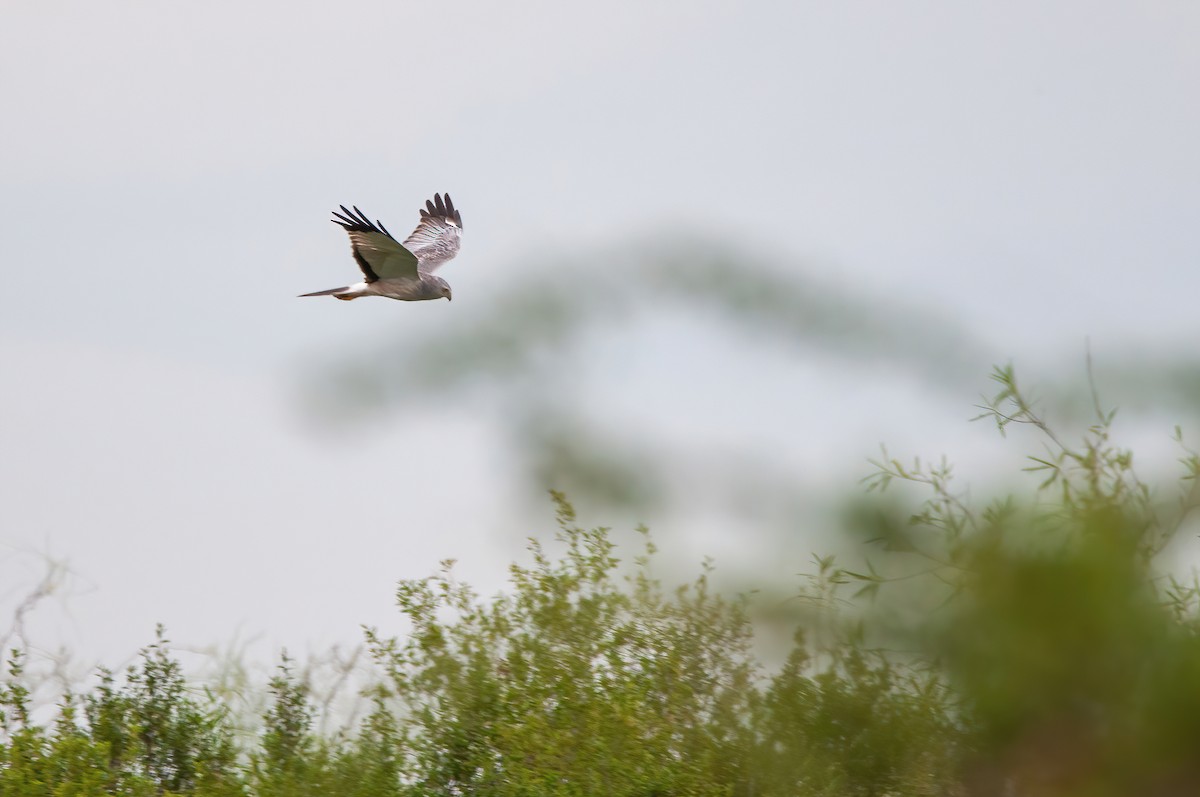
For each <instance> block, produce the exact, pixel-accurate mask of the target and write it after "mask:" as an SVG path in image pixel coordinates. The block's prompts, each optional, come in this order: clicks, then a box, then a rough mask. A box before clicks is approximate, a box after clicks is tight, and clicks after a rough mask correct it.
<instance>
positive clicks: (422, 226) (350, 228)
mask: <svg viewBox="0 0 1200 797" xmlns="http://www.w3.org/2000/svg"><path fill="white" fill-rule="evenodd" d="M339 207H341V210H342V212H341V213H338V212H337V211H336V210H335V211H334V212H333V219H332V221H333V223H334V224H338V225H340V226H341V227H342V228H343V229H344V230H345V231H346V233H347V234H349V236H350V251H351V254H353V255H354V262H356V263H358V267H359V268H360V269H362V273H363V281H362V282H356V283H354V284H353V285H346V286H345V287H342V288H330V289H329V290H325V291H316V292H314V293H304V294H301V296H332V297H333V298H335V299H342V300H344V301H349V300H351V299H357V298H358V297H360V296H386V297H387V298H389V299H399V300H400V301H403V302H421V301H425V300H427V299H441V298H442V297H443V296H444V297H446V299H447V300H449V299H450V284H449V283H447V282H446V281H445V280H444V279H442V278H441V277H439V276H437V275H436V274H434V273H433V272H434V271H436V270H437V268H438V266H440V265H442V264H443V263H445V262H447V261H449V260H452V259H453V258H454V256H455V255H456V254H458V247H459V241H460V239H461V238H462V214H461V213H459V212H458V211H457V210H456V209H455V208H454V203H453V202H452V201H450V195H449V194H446V196H445V198H444V199H443V197H442V195H441V194H434V195H433V199H431V200H428V201H426V203H425V208H424V209H422V210H421V221H420V223H419V224H417V228H416V229H415V230H413V231H412V234H411V235H409V236H408V237H407V238H405V239H404V243H400V242H399V241H397V240H396V239H395V238H393V237H392V234H391V233H390V232H388V231H387V228H386V227H384V226H383V223H382V222H380V221H378V220H376V221H375V223H373V224H372V223H371V220H370V219H368V218H367V215H366V214H365V213H363V212H362V211H361V210H359V209H358V207H357V206H352V207H351V209H350V210H347V209H346V206H345V205H340V206H339Z"/></svg>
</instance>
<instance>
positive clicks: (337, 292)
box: [299, 285, 358, 302]
mask: <svg viewBox="0 0 1200 797" xmlns="http://www.w3.org/2000/svg"><path fill="white" fill-rule="evenodd" d="M351 287H353V286H351V285H344V286H342V287H341V288H330V289H329V290H327V291H316V292H314V293H302V294H300V297H299V298H301V299H303V298H304V297H305V296H332V297H333V298H335V299H341V300H342V301H346V302H348V301H350V300H351V299H357V298H358V294H355V293H344V294H343V291H347V292H348V291H349V290H350V289H351Z"/></svg>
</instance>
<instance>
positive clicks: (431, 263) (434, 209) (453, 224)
mask: <svg viewBox="0 0 1200 797" xmlns="http://www.w3.org/2000/svg"><path fill="white" fill-rule="evenodd" d="M425 207H426V208H427V209H426V210H422V211H421V223H420V224H418V225H417V229H415V230H413V231H412V235H410V236H408V238H406V239H404V246H405V248H407V249H408V251H410V252H412V253H413V254H414V255H416V256H417V262H418V264H419V266H418V267H419V268H420V269H421V271H423V272H425V273H426V274H429V273H430V272H432V271H433V270H434V269H436V268H437V267H438V266H440V265H442V264H443V263H445V262H446V261H448V260H452V259H453V258H454V256H455V255H456V254H458V246H459V239H460V238H461V237H462V214H461V213H459V212H458V211H457V210H455V209H454V203H453V202H451V201H450V195H449V194H446V199H445V201H442V195H441V194H434V195H433V199H432V200H427V201H426V202H425Z"/></svg>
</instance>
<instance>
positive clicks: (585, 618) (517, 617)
mask: <svg viewBox="0 0 1200 797" xmlns="http://www.w3.org/2000/svg"><path fill="white" fill-rule="evenodd" d="M556 500H557V501H558V506H559V524H560V531H559V535H558V540H559V541H560V542H561V543H562V544H563V545H564V546H565V553H564V555H563V557H562V558H561V559H560V560H557V561H555V560H553V559H551V557H550V556H549V555H548V554H547V553H546V551H545V550H544V549H543V547H542V545H541V544H540V543H538V542H536V541H532V542H531V543H530V551H531V553H532V556H533V564H532V565H531V566H529V567H522V566H520V565H513V566H512V568H511V582H512V591H511V593H509V594H506V595H502V596H499V597H497V598H495V599H493V600H490V601H481V600H480V599H479V598H478V597H477V596H476V595H475V594H474V593H473V592H472V591H471V590H470V589H469V588H468V587H467V586H465V585H462V584H459V583H457V582H456V581H455V580H454V579H453V576H452V574H451V572H450V569H449V564H448V563H447V566H446V568H445V569H444V570H443V571H442V572H441V573H440V574H438V575H436V576H433V577H431V578H428V579H424V580H418V581H406V582H403V583H402V584H401V585H400V589H399V595H398V597H399V603H400V607H401V610H402V611H403V612H404V613H405V614H406V615H407V617H408V618H409V620H410V621H411V623H412V626H413V628H412V631H411V633H410V634H409V636H408V638H407V639H406V640H405V641H399V640H395V639H388V640H384V639H381V638H379V637H378V636H377V635H375V634H372V636H371V639H372V643H373V646H374V648H375V652H376V655H377V657H378V658H379V660H380V661H381V662H382V663H383V664H384V666H385V667H386V668H387V670H388V672H389V674H390V677H391V681H392V684H393V688H394V690H395V693H396V695H397V696H398V697H399V698H400V700H401V702H402V703H403V704H404V705H405V706H407V707H408V709H409V711H410V712H411V714H410V716H409V723H408V733H407V741H406V749H407V752H408V755H409V756H410V762H411V776H412V777H413V779H414V782H415V784H416V792H415V793H418V794H426V793H428V794H433V793H437V794H442V793H447V792H449V793H454V794H481V793H487V794H512V795H518V794H522V795H523V794H595V793H605V794H613V795H621V794H710V793H712V794H718V793H720V794H724V793H728V789H729V788H730V784H738V783H743V782H746V781H747V780H748V779H749V774H750V773H748V772H746V771H745V761H746V751H748V750H749V748H750V747H751V745H752V743H753V739H752V733H751V729H750V720H751V717H752V713H753V710H754V694H755V693H754V689H753V684H754V681H755V679H756V677H757V668H756V665H755V664H754V662H753V660H752V657H751V656H750V652H749V642H750V626H749V622H748V619H747V617H746V614H745V610H744V606H743V603H742V602H741V601H728V600H726V599H724V598H722V597H720V596H718V595H714V594H713V593H712V592H711V590H710V589H709V586H708V577H707V573H704V574H702V575H701V576H700V577H699V578H698V579H697V580H696V581H695V582H693V583H692V584H690V585H687V586H686V587H683V588H680V589H679V590H676V591H675V592H673V593H670V594H668V593H665V592H664V591H663V589H662V587H661V585H660V584H659V582H658V581H656V580H655V579H653V578H652V577H651V576H650V575H649V572H648V571H649V558H650V556H651V554H652V553H653V546H652V545H651V544H650V543H649V541H648V540H647V542H646V553H645V556H644V557H643V558H642V559H641V560H640V561H639V563H638V567H637V569H636V571H635V572H634V573H633V575H632V576H630V578H629V580H628V582H623V581H622V580H621V579H620V578H619V577H617V575H616V568H617V564H618V562H617V559H616V557H615V556H614V555H613V542H612V541H611V539H610V537H609V535H608V533H607V532H606V530H604V529H597V530H591V531H588V530H584V529H581V528H578V527H577V526H575V525H573V514H572V511H571V509H570V507H569V506H568V505H567V504H566V502H565V501H564V500H563V499H562V498H561V496H556ZM447 615H449V616H450V619H444V618H446V617H447Z"/></svg>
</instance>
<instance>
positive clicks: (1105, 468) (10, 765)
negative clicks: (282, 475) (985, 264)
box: [0, 367, 1200, 797]
mask: <svg viewBox="0 0 1200 797" xmlns="http://www.w3.org/2000/svg"><path fill="white" fill-rule="evenodd" d="M993 377H994V379H995V380H996V381H997V383H998V384H999V391H998V392H997V394H996V395H995V396H994V397H992V398H991V399H989V400H986V401H985V403H984V404H983V405H982V409H983V411H984V412H983V415H982V416H980V417H982V418H987V419H991V420H993V421H995V423H996V424H997V426H998V427H999V429H1000V431H1001V432H1002V433H1008V432H1009V431H1010V430H1012V429H1014V428H1016V427H1019V426H1024V427H1027V428H1029V429H1031V430H1033V431H1034V432H1035V433H1036V434H1038V435H1039V436H1040V437H1041V438H1042V440H1043V450H1042V451H1039V453H1038V454H1037V456H1034V457H1030V459H1029V466H1028V468H1027V469H1026V470H1027V471H1028V472H1029V473H1031V474H1032V475H1033V476H1034V477H1035V478H1036V479H1037V483H1036V484H1035V485H1034V487H1033V489H1032V490H1030V491H1029V494H1028V495H1026V496H1023V497H1022V496H1015V495H1005V496H1001V497H999V498H994V499H992V500H990V501H987V502H984V503H982V504H976V503H975V502H973V501H972V500H971V499H970V497H969V495H968V494H967V493H966V492H965V491H959V490H958V489H957V488H956V487H955V484H954V472H953V468H952V467H951V466H950V465H949V464H948V463H945V462H942V463H939V464H937V465H934V466H929V465H923V464H922V463H921V462H920V461H919V460H917V461H914V462H913V463H912V464H904V463H901V462H900V461H899V460H896V459H893V458H890V457H888V456H887V455H886V452H885V455H884V457H883V459H881V460H880V461H879V462H877V463H876V466H877V471H876V473H875V474H873V475H872V476H871V477H870V478H868V480H867V487H868V493H869V494H871V495H878V494H880V493H884V492H885V491H887V490H889V489H890V488H891V486H892V485H894V484H896V483H897V482H907V483H909V484H912V485H917V486H919V487H921V488H923V489H924V490H926V491H927V497H926V499H925V500H924V501H923V502H922V503H921V504H920V505H918V506H915V507H912V508H911V509H906V510H901V509H898V508H897V505H896V504H894V503H893V504H885V505H882V506H878V505H877V506H871V507H859V511H857V512H856V513H855V514H854V515H853V521H854V523H855V524H857V525H859V526H862V525H866V526H867V527H869V530H870V532H871V533H870V539H869V542H868V544H867V545H866V546H864V548H863V550H864V551H865V552H866V553H865V554H864V555H863V558H862V561H861V563H859V564H855V565H854V566H853V567H847V566H843V565H840V564H839V563H838V562H837V561H836V560H835V558H834V557H833V556H821V557H817V558H816V559H815V562H816V569H815V572H813V573H812V574H811V575H810V576H809V577H808V579H807V581H806V582H805V583H804V585H803V587H802V589H801V590H800V592H799V594H797V595H796V596H795V600H794V601H792V602H790V603H789V604H788V606H789V608H794V609H796V611H795V612H794V613H792V614H790V615H789V619H790V620H791V621H792V622H793V624H794V625H795V626H796V627H797V630H796V633H795V635H794V638H793V639H792V642H791V645H790V648H789V649H788V650H787V651H786V655H785V657H784V661H783V663H782V664H781V665H778V666H768V665H765V664H764V663H763V662H762V661H761V659H760V656H759V655H758V654H759V651H758V648H756V646H755V641H754V639H753V635H752V631H753V630H754V628H755V623H754V622H753V620H752V611H754V610H755V609H756V606H755V603H754V601H752V600H751V599H750V598H749V597H746V596H741V597H730V596H726V595H722V594H718V593H717V592H716V591H714V589H713V587H712V584H711V575H712V568H711V565H709V564H708V563H705V564H704V565H703V567H702V568H701V571H700V573H699V575H698V576H697V577H696V578H695V579H694V580H692V581H691V582H690V583H687V584H685V585H683V586H681V587H678V588H674V589H671V588H668V587H665V586H664V585H663V584H662V583H661V582H660V581H659V580H658V579H656V578H655V577H654V575H653V569H654V568H653V565H654V561H655V554H656V550H655V546H654V544H653V542H652V541H651V539H650V536H649V534H648V532H645V530H644V529H643V530H642V532H643V539H642V544H641V549H640V551H639V552H638V555H636V556H634V557H633V559H632V561H631V562H630V563H628V564H626V565H622V563H621V562H620V561H619V559H618V556H617V546H616V542H615V540H614V537H613V535H611V534H610V533H609V531H608V530H607V529H603V528H600V529H591V530H588V529H584V528H580V527H579V526H577V525H576V522H575V517H574V513H573V511H572V509H571V507H570V506H569V505H568V503H567V502H566V500H565V499H564V498H563V497H562V496H560V495H555V496H554V498H555V501H556V503H557V506H558V531H557V534H556V537H555V540H554V542H553V543H550V544H548V545H543V544H542V543H540V542H538V541H537V540H531V541H530V544H529V557H530V562H529V563H528V564H514V565H512V566H511V568H510V571H509V575H510V585H509V588H508V590H507V591H505V592H503V593H501V594H499V595H497V596H494V597H491V598H482V597H480V596H479V595H477V594H476V593H475V592H474V591H473V590H472V589H471V588H470V587H469V586H468V585H466V584H462V583H460V582H458V581H457V580H456V579H455V578H454V575H453V571H452V567H451V565H452V563H451V562H449V561H448V562H445V563H443V567H442V569H441V570H440V571H439V572H438V573H436V574H435V575H433V576H430V577H429V578H425V579H417V580H407V581H403V582H401V583H400V585H399V588H398V591H397V601H398V604H399V608H400V610H401V612H402V614H403V615H404V617H405V618H406V619H407V621H408V623H409V625H410V629H409V631H408V633H407V634H406V635H405V636H403V637H396V638H391V637H384V636H382V635H381V634H380V633H378V632H377V631H369V632H368V634H367V636H368V641H369V644H370V647H371V649H372V652H373V654H374V657H375V661H376V662H377V664H378V666H379V668H380V670H381V671H382V674H383V680H382V682H381V683H378V684H375V685H374V686H372V687H371V688H370V689H369V697H370V699H371V701H372V706H373V710H372V711H371V712H370V714H369V715H368V716H367V717H366V718H365V720H364V721H363V722H361V723H360V724H359V726H358V727H357V729H356V730H355V731H354V732H353V733H339V734H335V735H325V734H321V733H317V732H315V731H314V719H315V717H316V716H317V713H318V712H317V708H316V707H315V706H314V704H313V701H312V699H311V695H310V689H309V684H308V681H307V680H306V678H305V677H301V676H300V675H298V674H297V672H296V669H295V667H294V662H293V661H292V660H291V659H290V658H288V657H287V656H286V654H285V655H284V656H283V659H282V661H281V663H280V666H279V669H278V672H277V674H276V675H275V677H274V678H272V679H271V681H270V683H269V689H270V693H271V700H270V705H269V707H268V708H267V709H266V711H265V713H264V714H263V717H262V732H261V734H260V735H259V736H258V738H257V739H255V740H253V742H252V743H247V744H245V745H243V746H241V747H239V746H237V745H235V742H234V739H235V736H234V733H233V730H232V728H233V723H232V722H231V718H230V717H229V716H227V713H226V711H225V710H224V709H223V708H222V707H221V706H220V705H219V704H218V702H217V701H215V700H214V699H213V698H212V697H211V695H209V694H207V693H204V692H201V691H197V690H195V689H194V688H192V687H190V686H189V685H188V683H187V682H186V680H185V678H184V676H183V674H182V671H181V668H180V665H179V663H178V662H177V661H175V660H174V659H173V658H172V657H171V656H170V654H169V648H168V645H167V642H166V640H165V639H164V638H163V634H162V631H161V629H160V630H159V634H158V637H157V639H156V641H155V642H154V643H153V644H151V645H150V646H148V647H147V648H146V649H145V650H143V651H142V653H141V657H140V661H139V663H138V664H137V665H136V666H134V667H131V668H129V669H128V671H126V672H125V673H124V674H123V678H122V679H120V681H119V682H118V678H117V677H116V676H115V675H114V674H113V673H110V672H106V671H102V672H101V676H100V680H99V683H98V684H97V685H96V686H95V687H94V688H93V689H92V690H91V691H90V692H88V693H87V694H86V695H84V696H83V697H82V698H77V697H74V696H72V695H66V696H64V697H63V699H62V701H61V702H60V704H59V706H58V712H57V716H56V717H55V718H54V721H53V722H52V723H51V724H50V725H49V726H47V725H44V724H41V723H39V722H38V721H37V719H36V716H37V713H38V712H36V711H34V709H33V706H32V697H31V688H30V684H29V675H28V673H27V671H26V660H25V656H24V653H23V652H22V651H19V650H18V651H14V652H13V653H12V655H11V657H10V659H9V663H8V675H7V678H6V679H5V680H4V682H3V683H2V684H0V731H2V735H0V795H3V797H9V795H12V797H44V796H49V795H55V796H56V797H57V796H58V795H81V796H83V795H87V796H89V797H90V795H103V794H120V795H174V794H180V795H184V794H186V795H201V796H203V797H243V796H244V797H252V796H254V797H257V796H259V795H261V796H262V797H293V796H295V797H309V796H310V795H311V796H312V797H316V796H317V795H330V794H337V795H345V796H348V797H389V796H393V797H423V796H424V795H435V794H436V795H443V794H451V795H485V794H486V795H499V796H500V797H504V796H506V795H512V796H513V797H517V796H518V795H520V796H524V795H584V794H605V795H618V796H619V795H631V796H632V795H639V796H643V795H645V796H648V795H661V796H663V797H665V796H666V795H727V796H729V797H735V796H736V797H776V795H778V796H779V797H785V795H786V796H789V797H790V796H791V795H801V796H802V797H804V796H816V795H821V796H825V795H828V796H829V797H833V796H834V795H838V796H839V797H840V796H842V795H849V796H852V797H883V795H901V794H903V795H993V794H1009V793H1011V794H1031V795H1088V796H1089V797H1091V796H1093V795H1094V796H1097V797H1107V796H1108V795H1112V797H1116V796H1117V795H1160V794H1161V795H1174V794H1196V793H1200V763H1197V762H1198V761H1200V759H1198V758H1197V756H1196V754H1195V751H1196V750H1197V749H1198V746H1200V619H1198V618H1200V584H1198V583H1197V581H1196V578H1195V577H1194V576H1193V577H1192V578H1190V579H1188V578H1183V577H1181V576H1179V575H1177V574H1173V573H1170V572H1169V571H1167V570H1166V568H1165V565H1166V564H1168V562H1166V560H1165V558H1164V554H1163V551H1164V549H1166V547H1167V546H1168V545H1169V544H1170V543H1171V542H1172V540H1174V539H1175V538H1176V537H1178V536H1179V533H1180V529H1181V528H1183V527H1184V524H1185V522H1186V520H1187V518H1188V516H1189V514H1190V512H1191V510H1192V509H1194V508H1195V506H1196V504H1197V502H1198V501H1200V487H1198V482H1200V480H1198V478H1197V476H1198V474H1200V457H1198V456H1197V454H1196V453H1195V452H1193V451H1191V450H1190V449H1188V448H1186V447H1183V435H1182V434H1181V433H1180V432H1179V431H1178V430H1177V431H1176V439H1177V441H1178V442H1179V444H1180V445H1181V447H1182V452H1183V453H1182V455H1181V457H1180V460H1181V463H1182V466H1183V478H1182V480H1181V483H1180V487H1179V489H1178V490H1175V491H1164V490H1155V489H1152V488H1151V487H1150V486H1149V485H1148V484H1147V483H1146V482H1144V481H1143V480H1142V479H1141V478H1140V477H1139V476H1138V473H1137V472H1136V471H1135V469H1134V464H1133V463H1134V456H1133V454H1132V453H1131V452H1130V451H1128V450H1126V449H1123V448H1121V447H1120V446H1118V445H1116V444H1115V443H1114V442H1113V423H1114V418H1115V414H1114V413H1113V412H1105V411H1103V410H1102V409H1101V407H1100V404H1099V401H1098V400H1096V399H1095V398H1094V394H1093V404H1094V412H1095V419H1094V422H1093V423H1091V424H1090V425H1089V426H1088V427H1087V428H1086V429H1084V430H1083V432H1082V434H1081V435H1080V437H1081V441H1080V443H1078V444H1068V443H1067V442H1065V441H1066V439H1067V437H1066V436H1065V435H1062V434H1061V433H1060V432H1059V430H1057V429H1056V428H1054V426H1053V425H1052V424H1050V423H1049V422H1047V421H1046V420H1045V418H1044V417H1043V416H1042V414H1041V413H1040V412H1039V410H1038V409H1037V402H1035V401H1033V400H1031V399H1030V398H1029V397H1028V396H1027V395H1026V394H1025V393H1024V392H1023V391H1022V390H1021V389H1020V388H1019V387H1018V385H1017V381H1016V377H1015V375H1014V372H1013V370H1012V369H1011V368H1009V367H1006V368H999V369H997V370H996V372H995V374H994V375H993ZM889 495H890V494H889ZM551 548H553V549H554V550H557V551H558V552H557V553H556V554H552V553H551Z"/></svg>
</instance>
